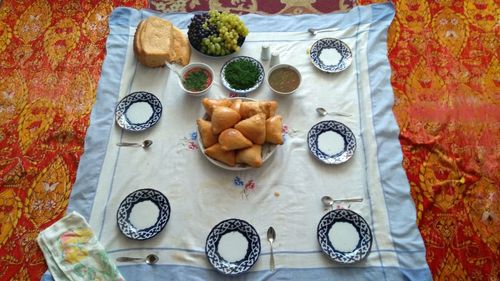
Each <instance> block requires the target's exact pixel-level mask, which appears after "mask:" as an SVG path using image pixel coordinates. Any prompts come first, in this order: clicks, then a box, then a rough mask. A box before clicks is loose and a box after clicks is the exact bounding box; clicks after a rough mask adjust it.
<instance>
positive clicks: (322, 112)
mask: <svg viewBox="0 0 500 281" xmlns="http://www.w3.org/2000/svg"><path fill="white" fill-rule="evenodd" d="M316 112H318V114H319V115H320V116H326V115H328V114H333V115H339V116H346V117H349V116H351V114H348V113H340V112H328V111H326V109H324V108H323V107H318V108H316Z"/></svg>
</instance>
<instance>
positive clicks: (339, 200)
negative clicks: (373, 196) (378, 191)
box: [333, 197, 363, 202]
mask: <svg viewBox="0 0 500 281" xmlns="http://www.w3.org/2000/svg"><path fill="white" fill-rule="evenodd" d="M333 201H334V202H363V198H359V197H357V198H345V199H335V200H333Z"/></svg>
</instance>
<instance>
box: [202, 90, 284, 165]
mask: <svg viewBox="0 0 500 281" xmlns="http://www.w3.org/2000/svg"><path fill="white" fill-rule="evenodd" d="M227 99H228V100H235V99H241V100H242V101H243V102H245V101H257V100H255V99H251V98H245V97H237V98H227ZM202 118H203V119H205V120H210V118H209V116H208V114H206V113H205V115H203V117H202ZM197 140H198V147H200V151H201V153H202V154H203V155H204V156H205V158H207V159H208V161H210V162H211V163H212V164H214V165H215V166H217V167H220V168H223V169H226V170H230V171H244V170H250V169H254V168H253V167H252V166H250V165H245V164H236V166H234V167H232V166H229V165H227V164H224V163H222V162H220V161H217V160H215V159H213V158H211V157H209V156H208V155H206V154H205V152H204V149H205V148H206V147H204V146H203V142H202V140H201V134H200V131H199V130H198V137H197ZM276 148H278V145H276V144H271V143H264V144H263V145H262V154H261V155H262V165H264V164H265V163H266V161H267V160H268V159H269V158H270V157H271V156H272V155H273V153H274V152H275V151H276Z"/></svg>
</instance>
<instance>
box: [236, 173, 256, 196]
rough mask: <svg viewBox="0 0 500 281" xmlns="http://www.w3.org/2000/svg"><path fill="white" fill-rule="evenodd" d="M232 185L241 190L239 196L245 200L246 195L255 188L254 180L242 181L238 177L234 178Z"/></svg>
mask: <svg viewBox="0 0 500 281" xmlns="http://www.w3.org/2000/svg"><path fill="white" fill-rule="evenodd" d="M233 184H234V186H236V187H237V188H241V196H242V197H244V198H245V199H246V198H248V193H249V192H251V191H254V190H255V188H256V187H257V185H256V183H255V181H254V180H252V179H251V180H248V181H244V180H242V179H241V178H240V177H238V176H236V177H234V179H233Z"/></svg>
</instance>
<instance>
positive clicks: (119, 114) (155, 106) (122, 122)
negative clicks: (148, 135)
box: [115, 92, 162, 132]
mask: <svg viewBox="0 0 500 281" xmlns="http://www.w3.org/2000/svg"><path fill="white" fill-rule="evenodd" d="M139 102H145V103H147V104H149V106H151V109H152V114H151V116H150V117H149V119H148V120H147V121H146V122H144V123H134V122H132V121H131V120H130V119H129V118H128V117H127V111H128V110H129V108H130V106H132V105H133V104H135V103H139ZM161 113H162V106H161V102H160V100H159V99H158V98H157V97H156V96H155V95H153V94H151V93H148V92H134V93H131V94H130V95H128V96H126V97H124V98H123V99H122V100H121V101H120V102H119V103H118V104H117V105H116V109H115V119H116V123H117V124H118V125H119V126H120V127H122V128H123V129H125V130H128V131H133V132H140V131H144V130H146V129H148V128H151V127H152V126H154V125H155V124H156V123H158V121H159V120H160V117H161Z"/></svg>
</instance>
